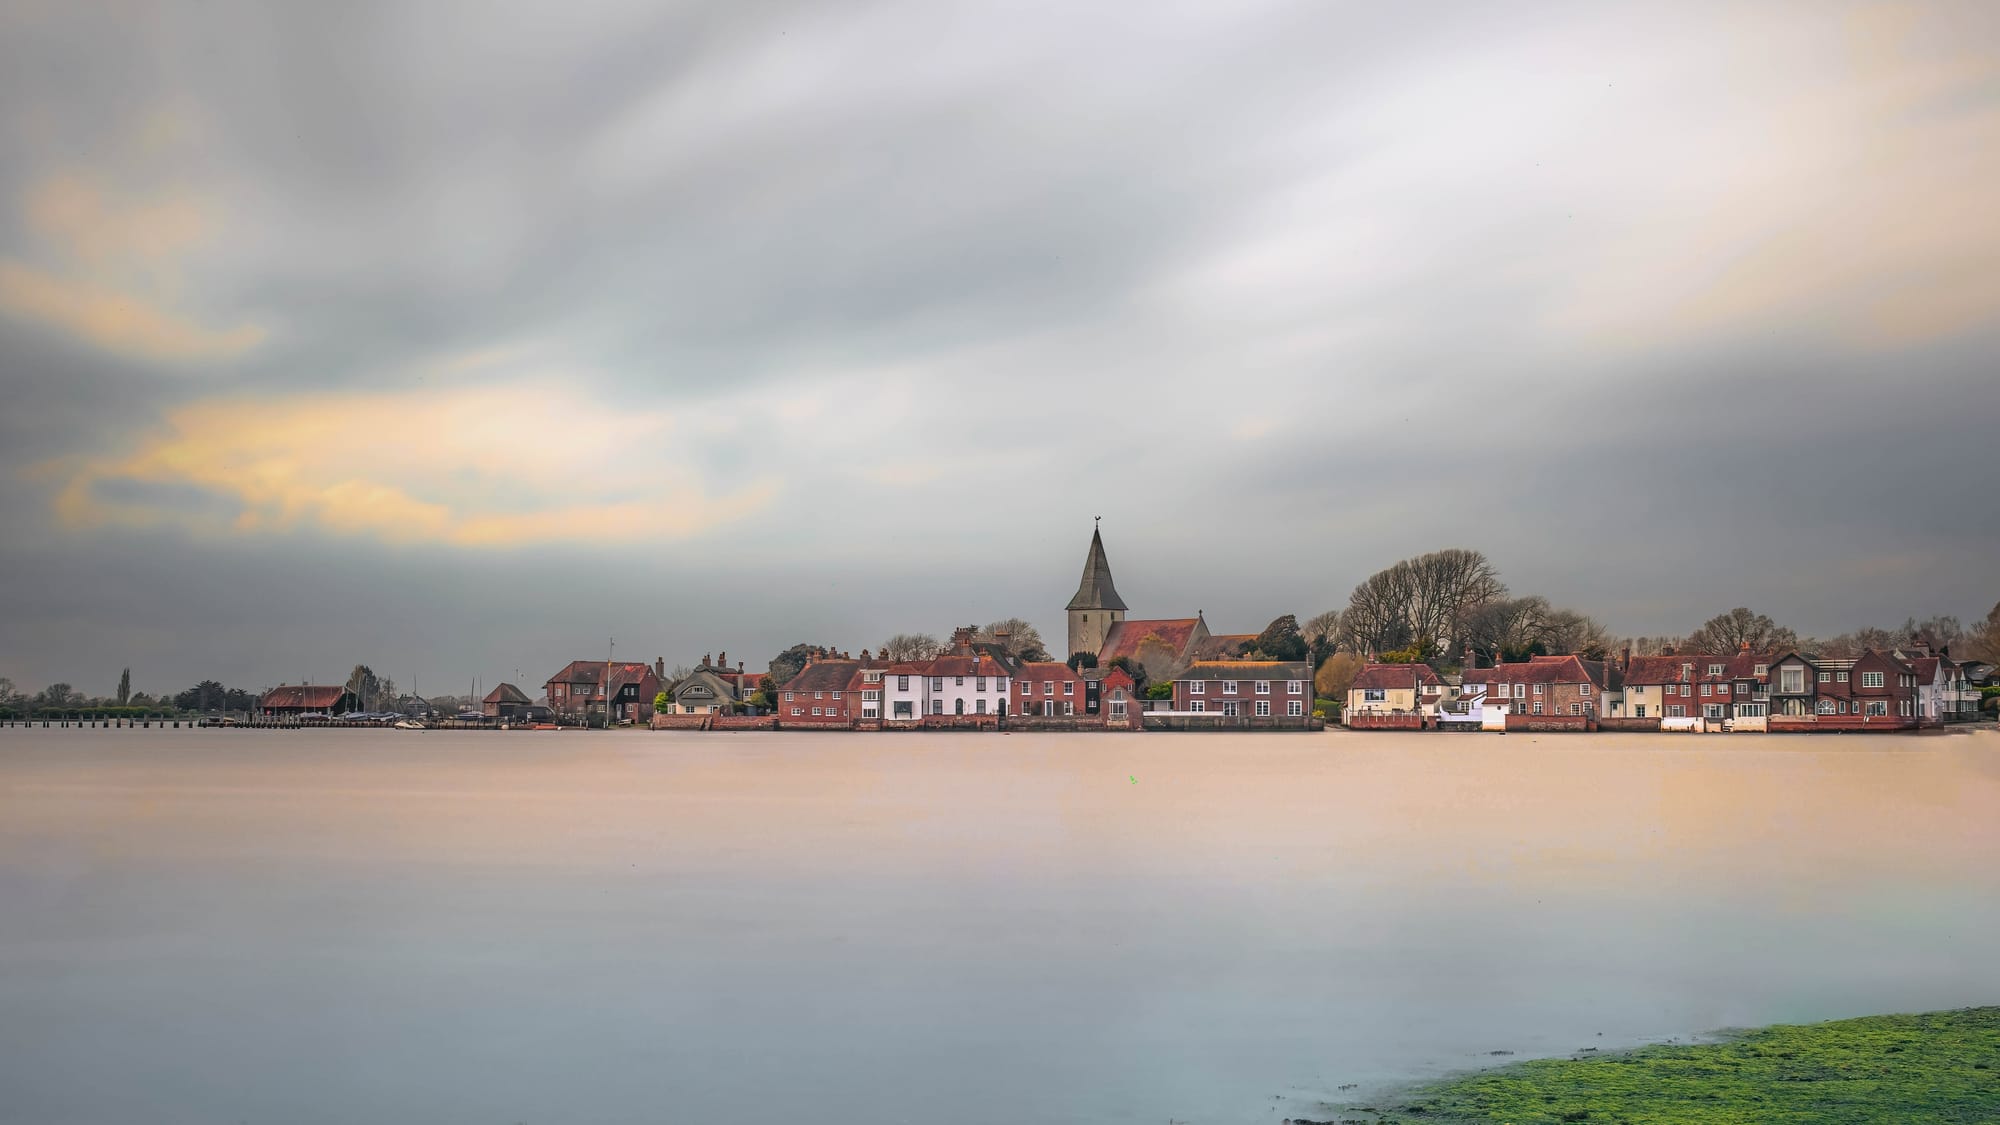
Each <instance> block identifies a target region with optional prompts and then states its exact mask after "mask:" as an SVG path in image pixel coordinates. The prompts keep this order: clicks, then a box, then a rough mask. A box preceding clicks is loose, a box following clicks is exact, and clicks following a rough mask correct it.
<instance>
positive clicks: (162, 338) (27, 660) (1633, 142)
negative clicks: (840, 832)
mask: <svg viewBox="0 0 2000 1125" xmlns="http://www.w3.org/2000/svg"><path fill="white" fill-rule="evenodd" d="M1503 8H1504V10H1503ZM1995 184H2000V6H1996V5H1993V4H1990V3H1983V2H1973V3H1968V4H1964V5H1960V6H1953V5H1944V4H1937V5H1900V4H1887V5H1847V4H1838V3H1831V2H1826V0H1807V2H1800V3H1795V4H1780V3H1769V4H1741V3H1728V4H1720V5H1713V6H1708V5H1700V4H1693V3H1686V2H1675V3H1671V4H1658V5H1640V4H1617V5H1606V4H1602V3H1576V4H1563V3H1540V4H1535V5H1506V6H1501V5H1492V4H1487V3H1466V4H1415V5H1411V4H1379V3H1334V2H1330V0H1296V2H1294V0H1243V2H1238V3H1229V4H1218V3H1213V2H1203V3H1181V2H1178V0H1154V2H1153V3H1148V4H1137V3H1126V4H1118V5H1112V4H1100V3H1090V2H1075V0H1066V2H1064V3H1060V4H1048V5H1035V4H1021V3H997V2H996V3H989V4H981V3H965V2H959V0H916V2H909V3H902V2H890V3H842V4H832V5H829V4H817V3H814V4H807V3H798V4H789V3H765V4H758V3H746V2H740V0H739V2H732V3H714V4H707V5H677V6H674V7H673V9H672V10H667V6H665V5H661V4H659V3H657V2H656V0H571V2H568V3H564V4H560V5H557V4H523V3H499V2H496V0H479V2H477V3H473V2H467V3H461V4H447V3H441V2H427V3H421V4H417V3H413V4H407V5H377V4H310V5H308V4H292V5H269V4H245V5H232V4H213V3H204V4H186V5H179V4H170V3H166V4H144V3H129V4H79V3H74V2H66V0H25V2H24V0H5V2H4V3H0V391H4V400H0V520H4V527H5V529H6V530H5V534H4V535H0V569H4V573H5V575H6V578H7V581H6V583H5V586H4V591H5V596H6V603H7V604H6V606H5V608H4V610H0V631H4V633H0V675H5V676H8V677H11V678H13V679H14V680H15V681H16V682H17V683H18V684H19V685H20V686H22V687H25V688H30V689H32V688H35V687H39V686H40V685H42V684H44V683H47V682H49V681H52V680H65V681H68V682H71V683H73V684H75V685H76V686H77V687H78V688H80V689H82V690H85V691H89V692H93V693H97V692H109V691H110V690H111V688H112V686H113V685H114V683H115V681H116V677H117V675H118V670H119V669H120V668H121V667H123V666H126V665H130V666H131V667H132V669H133V682H134V686H135V688H137V689H139V690H151V691H159V690H162V689H177V688H180V687H185V686H187V685H188V684H190V683H192V682H194V681H195V680H197V679H200V678H204V677H213V678H217V679H222V680H224V681H226V682H228V683H230V684H231V685H233V686H248V687H257V686H262V685H266V684H274V683H277V682H279V681H281V680H289V681H292V682H297V681H299V680H300V679H302V678H305V679H314V680H330V679H338V678H340V677H343V676H344V675H345V673H346V671H347V669H348V668H350V667H351V666H352V665H354V664H355V663H357V662H366V663H369V664H371V665H373V666H374V667H375V668H376V670H377V671H378V672H382V673H386V674H389V675H393V676H395V677H396V678H397V679H398V680H399V681H401V682H402V683H404V684H405V685H407V684H408V683H409V682H410V681H411V679H412V678H415V679H416V680H417V682H418V686H419V687H422V688H426V689H429V690H433V691H441V690H447V689H453V690H463V688H464V686H465V685H467V684H468V683H469V682H470V681H471V680H473V679H474V678H475V677H476V678H478V679H479V680H480V681H481V682H482V686H490V685H491V684H492V683H495V682H497V681H499V680H501V679H514V678H516V675H517V672H518V676H519V678H520V680H521V682H523V683H524V684H528V685H539V684H540V682H541V681H542V680H543V679H545V678H546V677H547V675H548V674H550V673H551V672H552V671H554V670H555V669H556V668H558V667H560V666H561V665H562V664H563V663H564V662H566V661H568V660H570V659H572V658H580V657H599V656H601V655H602V654H603V653H604V651H605V646H606V640H607V638H608V637H611V636H615V637H616V638H617V646H618V648H617V651H618V654H619V655H620V656H623V657H634V658H645V659H651V658H652V657H655V656H664V657H665V658H666V659H667V660H668V662H669V663H670V664H671V663H676V662H683V661H690V662H691V661H692V660H693V659H695V658H698V657H699V656H701V655H702V654H703V653H704V652H709V651H716V650H723V649H726V650H728V651H729V652H730V654H731V656H732V659H734V658H737V657H741V658H744V659H746V660H748V661H749V662H750V663H752V664H753V665H754V664H761V663H762V662H763V661H765V660H767V659H768V658H769V657H770V655H771V654H772V653H773V652H774V651H776V650H777V649H778V648H780V647H782V646H784V645H786V644H789V643H791V642H794V641H799V640H807V641H813V642H819V643H828V644H834V645H838V646H842V647H847V648H852V649H860V648H862V647H863V646H870V645H874V644H877V643H879V642H880V641H881V639H882V638H883V637H884V636H886V635H888V634H890V633H893V632H898V631H917V630H920V631H927V632H935V633H942V632H944V631H946V630H948V629H949V627H950V626H951V624H952V623H954V622H974V621H978V622H984V621H988V620H991V619H993V618H996V617H1001V616H1010V615H1020V616H1024V617H1027V618H1029V619H1030V620H1033V621H1036V622H1038V623H1039V624H1040V625H1041V627H1042V629H1043V631H1044V633H1045V634H1047V635H1049V636H1050V637H1052V638H1054V637H1059V636H1060V633H1061V629H1062V613H1061V610H1062V606H1063V604H1064V602H1065V601H1066V600H1067V599H1068V597H1069V595H1070V593H1071V592H1072V591H1073V590H1074V588H1075V585H1076V581H1077V575H1078V571H1079V569H1080V567H1081V564H1082V561H1083V555H1084V549H1085V546H1086V545H1087V542H1088V539H1089V534H1090V526H1091V517H1092V516H1097V515H1102V516H1103V517H1104V534H1105V539H1106V543H1107V546H1108V548H1109V552H1110V557H1111V562H1112V566H1113V569H1114V571H1115V573H1116V575H1117V579H1118V585H1119V588H1120V590H1121V591H1122V592H1123V594H1124V595H1125V598H1126V600H1127V601H1129V602H1130V603H1131V605H1132V609H1133V612H1134V615H1135V616H1179V615H1184V614H1191V613H1193V612H1195V611H1196V610H1197V609H1200V610H1204V611H1206V613H1207V616H1208V618H1209V621H1210V623H1211V625H1212V626H1213V627H1215V628H1216V629H1217V631H1227V632H1234V631H1251V630H1255V629H1257V628H1261V627H1262V626H1263V625H1264V624H1265V623H1266V622H1267V621H1268V620H1269V619H1270V618H1272V617H1273V616H1275V615H1277V614H1280V613H1286V612H1296V613H1298V614H1299V615H1300V616H1301V617H1304V616H1306V615H1308V614H1311V613H1314V612H1317V611H1319V610H1321V609H1325V608H1329V607H1334V606H1338V605H1341V604H1344V603H1345V600H1346V597H1347V593H1348V591H1349V590H1350V589H1352V587H1353V586H1354V584H1355V583H1356V582H1358V581H1360V580H1361V579H1362V578H1364V577H1366V576H1367V575H1368V574H1369V573H1370V572H1371V571H1373V570H1376V569H1378V568H1380V567H1382V566H1385V565H1387V564H1389V563H1392V562H1394V561H1395V560H1396V559H1398V558H1401V557H1403V556H1405V555H1408V554H1412V553H1416V552H1421V551H1424V550H1428V549H1434V548H1438V547H1444V546H1467V547H1476V548H1479V549H1482V550H1484V551H1486V552H1487V553H1488V554H1489V555H1490V556H1491V557H1492V558H1493V559H1494V560H1495V561H1496V563H1497V564H1498V565H1499V566H1500V568H1501V570H1502V573H1503V576H1504V577H1505V578H1506V579H1507V580H1508V582H1509V583H1510V585H1511V586H1512V587H1513V588H1514V589H1515V590H1516V591H1517V592H1522V593H1529V592H1539V593H1543V594H1546V595H1548V596H1550V597H1551V598H1553V599H1554V600H1556V601H1557V602H1559V603H1562V604H1568V605H1573V606H1575V607H1576V608H1579V609H1583V610H1586V611H1588V612H1590V613H1593V614H1595V615H1596V616H1598V617H1599V618H1601V619H1602V620H1604V621H1605V622H1606V623H1607V624H1608V625H1609V626H1610V627H1611V628H1613V629H1614V630H1617V631H1620V632H1623V633H1627V634H1652V633H1661V632H1685V631H1687V630H1688V629H1691V628H1693V627H1694V626H1696V625H1698V624H1700V622H1701V621H1702V620H1703V619H1705V618H1707V617H1708V616H1710V615H1712V614H1714V613H1716V612H1719V611H1721V610H1725V609H1728V608H1729V607H1731V606H1734V605H1738V604H1747V605H1750V606H1752V607H1753V608H1756V609H1758V610H1760V611H1763V612H1767V613H1770V614H1772V615H1773V616H1775V617H1777V618H1778V619H1779V620H1780V622H1781V623H1783V624H1787V625H1790V626H1792V627H1794V628H1796V629H1798V630H1800V631H1801V632H1805V633H1821V634H1831V633H1836V632H1840V631H1843V630H1846V629H1851V628H1854V627H1856V626H1860V625H1864V624H1870V623H1891V622H1895V621H1900V620H1902V619H1903V618H1904V617H1905V616H1908V615H1911V614H1915V615H1918V616H1923V615H1928V614H1932V613H1953V614H1958V615H1961V616H1968V617H1969V616H1979V615H1983V614H1984V612H1985V610H1986V609H1987V608H1988V607H1989V606H1990V605H1991V604H1992V603H1993V601H1994V600H1995V599H1996V598H2000V525H1996V521H1995V520H1994V519H1993V516H1992V503H1991V501H1990V499H1987V500H1979V499H1977V498H1976V496H1977V492H1978V491H1979V490H1980V488H1981V486H1982V485H1983V490H1984V491H1985V492H1986V493H1987V494H1988V495H1989V496H1990V491H1991V487H1992V485H1993V482H1994V481H1995V480H1996V479H2000V474H1996V471H1995V459H1994V457H1993V453H1992V451H1993V449H1994V448H1995V445H1996V443H2000V370H1997V369H1996V366H2000V365H1996V359H1995V357H1996V355H2000V220H1996V214H2000V211H1997V210H1996V205H1995V202H1994V200H1995V194H1994V193H1995V190H1996V189H1995V186H1994V185H1995Z"/></svg>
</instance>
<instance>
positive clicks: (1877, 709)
mask: <svg viewBox="0 0 2000 1125" xmlns="http://www.w3.org/2000/svg"><path fill="white" fill-rule="evenodd" d="M1868 713H1869V714H1870V715H1877V716H1881V717H1883V718H1887V717H1888V715H1889V701H1888V700H1886V699H1871V700H1869V701H1868Z"/></svg>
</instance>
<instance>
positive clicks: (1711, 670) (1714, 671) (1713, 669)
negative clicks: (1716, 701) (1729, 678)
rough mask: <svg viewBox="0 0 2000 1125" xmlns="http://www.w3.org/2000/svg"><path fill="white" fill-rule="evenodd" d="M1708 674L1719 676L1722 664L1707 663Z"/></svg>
mask: <svg viewBox="0 0 2000 1125" xmlns="http://www.w3.org/2000/svg"><path fill="white" fill-rule="evenodd" d="M1708 674H1709V675H1711V676H1720V675H1722V665H1720V664H1711V665H1709V666H1708Z"/></svg>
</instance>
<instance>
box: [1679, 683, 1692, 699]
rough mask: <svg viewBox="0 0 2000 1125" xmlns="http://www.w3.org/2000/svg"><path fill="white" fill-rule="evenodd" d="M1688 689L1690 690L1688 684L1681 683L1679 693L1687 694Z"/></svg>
mask: <svg viewBox="0 0 2000 1125" xmlns="http://www.w3.org/2000/svg"><path fill="white" fill-rule="evenodd" d="M1690 690H1691V689H1690V688H1689V686H1688V685H1687V684H1682V685H1681V694H1682V695H1683V696H1685V695H1687V694H1688V692H1689V691H1690Z"/></svg>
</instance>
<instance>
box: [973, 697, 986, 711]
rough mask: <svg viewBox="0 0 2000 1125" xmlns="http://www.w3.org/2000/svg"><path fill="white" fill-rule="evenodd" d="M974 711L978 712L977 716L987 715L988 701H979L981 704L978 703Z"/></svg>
mask: <svg viewBox="0 0 2000 1125" xmlns="http://www.w3.org/2000/svg"><path fill="white" fill-rule="evenodd" d="M973 710H974V712H976V713H977V714H981V715H984V714H985V713H986V701H985V700H984V699H982V700H980V701H979V702H978V703H977V704H976V705H975V706H974V707H973Z"/></svg>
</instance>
